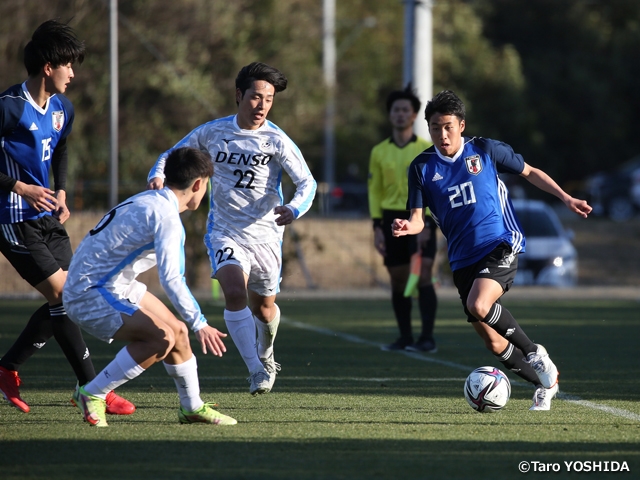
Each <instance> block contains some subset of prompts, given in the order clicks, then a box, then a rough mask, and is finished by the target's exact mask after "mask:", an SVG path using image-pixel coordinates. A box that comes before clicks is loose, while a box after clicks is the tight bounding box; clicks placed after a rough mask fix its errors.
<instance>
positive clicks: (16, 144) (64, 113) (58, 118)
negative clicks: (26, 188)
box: [0, 83, 73, 224]
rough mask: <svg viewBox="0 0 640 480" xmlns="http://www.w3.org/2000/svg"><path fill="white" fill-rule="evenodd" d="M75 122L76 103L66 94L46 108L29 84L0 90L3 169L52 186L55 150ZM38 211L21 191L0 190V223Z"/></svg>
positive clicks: (16, 176)
mask: <svg viewBox="0 0 640 480" xmlns="http://www.w3.org/2000/svg"><path fill="white" fill-rule="evenodd" d="M72 124H73V106H72V105H71V102H70V101H69V100H68V99H67V98H66V97H65V96H64V95H53V96H51V97H50V98H49V100H47V103H46V105H45V106H44V108H42V107H40V106H39V105H38V104H36V103H35V102H34V101H33V99H32V98H31V95H30V94H29V91H28V90H27V86H26V84H24V83H23V84H21V85H14V86H13V87H11V88H9V89H8V90H6V91H5V92H3V93H2V94H0V172H1V173H4V174H5V175H8V176H9V177H11V178H14V179H16V180H20V181H21V182H24V183H27V184H29V185H39V186H41V187H46V188H50V187H49V169H50V167H51V159H52V157H53V153H54V150H55V148H56V146H58V144H60V142H62V141H63V140H64V139H66V137H67V135H69V133H70V132H71V126H72ZM50 214H51V213H50V212H42V213H39V212H37V211H36V210H35V209H33V208H31V207H30V206H29V205H28V204H27V202H26V201H25V200H24V199H23V198H22V197H20V196H19V195H17V194H15V193H13V192H9V191H6V190H0V224H5V223H18V222H24V221H26V220H32V219H35V218H38V217H41V216H43V215H50Z"/></svg>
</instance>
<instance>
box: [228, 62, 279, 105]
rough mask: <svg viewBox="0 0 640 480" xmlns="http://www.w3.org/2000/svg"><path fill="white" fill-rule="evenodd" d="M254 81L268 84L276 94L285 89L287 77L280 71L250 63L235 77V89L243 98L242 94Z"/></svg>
mask: <svg viewBox="0 0 640 480" xmlns="http://www.w3.org/2000/svg"><path fill="white" fill-rule="evenodd" d="M256 80H264V81H265V82H267V83H270V84H271V85H273V88H275V90H276V93H278V92H282V91H283V90H285V89H286V88H287V77H285V76H284V74H283V73H282V72H281V71H280V70H278V69H277V68H274V67H271V66H269V65H267V64H266V63H260V62H253V63H250V64H249V65H246V66H244V67H242V68H241V69H240V71H239V72H238V76H237V77H236V88H237V89H239V90H240V92H242V96H243V97H244V92H246V91H247V89H248V88H249V87H251V84H252V83H253V82H255V81H256Z"/></svg>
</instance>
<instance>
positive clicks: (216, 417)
mask: <svg viewBox="0 0 640 480" xmlns="http://www.w3.org/2000/svg"><path fill="white" fill-rule="evenodd" d="M214 405H215V404H213V403H205V404H204V405H202V406H201V407H200V408H199V409H197V410H194V411H193V412H188V411H186V410H185V409H184V408H182V407H180V411H179V412H178V420H180V423H210V424H212V425H235V424H236V423H238V421H237V420H236V419H235V418H231V417H229V416H227V415H224V414H222V413H220V412H218V411H216V410H214V409H213V408H211V407H213V406H214Z"/></svg>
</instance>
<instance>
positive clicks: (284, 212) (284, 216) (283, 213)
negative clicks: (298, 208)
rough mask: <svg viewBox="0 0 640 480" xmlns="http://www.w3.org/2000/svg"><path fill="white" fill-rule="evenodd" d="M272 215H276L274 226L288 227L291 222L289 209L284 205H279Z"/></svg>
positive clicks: (291, 216) (291, 215) (291, 214)
mask: <svg viewBox="0 0 640 480" xmlns="http://www.w3.org/2000/svg"><path fill="white" fill-rule="evenodd" d="M273 213H275V214H276V215H278V217H277V218H276V224H277V225H279V226H282V225H289V224H290V223H291V222H293V220H294V218H293V212H292V211H291V209H290V208H289V207H285V206H284V205H279V206H277V207H276V208H274V209H273Z"/></svg>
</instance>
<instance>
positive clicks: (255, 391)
mask: <svg viewBox="0 0 640 480" xmlns="http://www.w3.org/2000/svg"><path fill="white" fill-rule="evenodd" d="M247 381H248V382H249V383H250V384H251V386H250V387H249V393H250V394H251V395H253V396H254V397H255V396H256V395H259V394H263V393H269V392H270V391H271V386H270V385H271V384H272V382H271V377H270V376H269V374H268V373H267V371H266V370H258V371H257V372H253V373H252V374H251V375H250V376H249V378H247ZM274 381H275V379H274Z"/></svg>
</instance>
